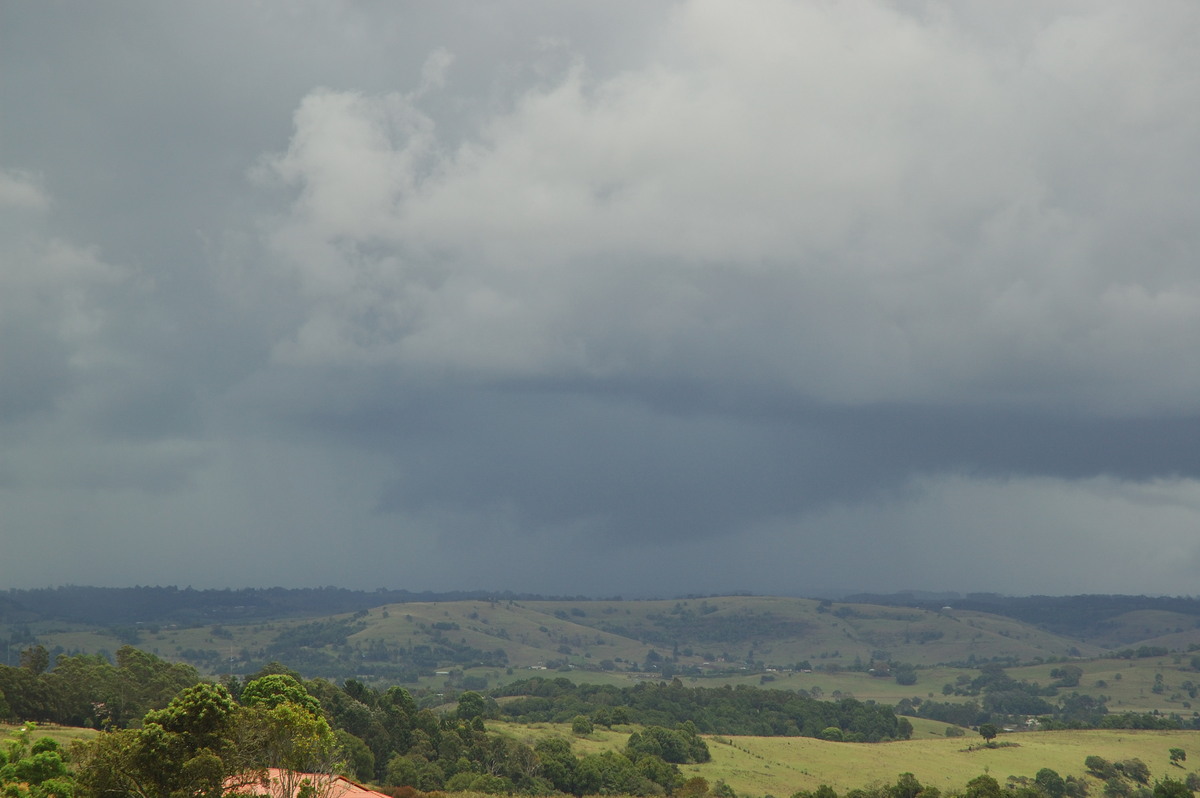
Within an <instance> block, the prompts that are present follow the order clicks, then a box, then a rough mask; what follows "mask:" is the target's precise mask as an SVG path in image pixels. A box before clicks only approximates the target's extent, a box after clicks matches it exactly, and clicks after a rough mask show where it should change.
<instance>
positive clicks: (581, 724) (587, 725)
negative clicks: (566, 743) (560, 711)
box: [571, 715, 596, 737]
mask: <svg viewBox="0 0 1200 798" xmlns="http://www.w3.org/2000/svg"><path fill="white" fill-rule="evenodd" d="M595 730H596V726H595V724H593V723H592V719H591V718H589V717H588V716H587V715H576V716H575V717H574V718H572V719H571V733H572V734H574V735H577V736H580V737H584V736H587V735H589V734H591V733H592V732H594V731H595Z"/></svg>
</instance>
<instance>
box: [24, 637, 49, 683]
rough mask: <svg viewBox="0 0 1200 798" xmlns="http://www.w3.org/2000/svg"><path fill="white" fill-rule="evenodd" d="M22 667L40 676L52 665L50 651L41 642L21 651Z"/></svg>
mask: <svg viewBox="0 0 1200 798" xmlns="http://www.w3.org/2000/svg"><path fill="white" fill-rule="evenodd" d="M21 667H22V668H24V669H25V670H27V671H29V672H30V673H32V674H33V675H34V676H40V675H41V674H43V673H45V672H46V669H47V668H49V667H50V652H49V651H47V650H46V647H45V646H43V645H41V644H40V643H39V644H38V645H36V646H31V647H29V648H27V649H25V650H24V651H22V652H21Z"/></svg>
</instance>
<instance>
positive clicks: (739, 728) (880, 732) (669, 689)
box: [494, 678, 912, 742]
mask: <svg viewBox="0 0 1200 798" xmlns="http://www.w3.org/2000/svg"><path fill="white" fill-rule="evenodd" d="M494 694H495V695H497V696H506V697H515V700H511V701H506V702H505V703H504V705H503V707H502V708H501V712H502V714H503V716H504V717H505V718H509V719H511V720H518V721H522V722H535V721H556V722H570V721H571V720H572V718H574V717H575V716H576V715H580V714H584V715H588V716H590V717H591V718H592V719H593V720H594V721H595V722H596V723H599V724H601V725H612V724H613V723H639V724H644V725H659V726H676V725H678V724H681V723H684V722H691V723H694V724H695V726H696V728H697V729H698V730H699V731H700V732H702V733H704V734H752V735H760V736H785V737H819V736H820V735H821V733H822V731H823V730H825V729H827V728H829V727H836V728H838V729H841V731H842V733H843V739H845V740H846V741H848V742H879V741H880V740H895V739H907V738H908V737H909V735H910V734H911V733H912V726H911V724H909V722H908V721H907V720H905V719H903V718H899V717H897V716H896V713H895V711H894V710H893V709H892V708H891V707H887V706H883V705H880V704H876V703H874V702H871V701H865V702H864V701H858V700H856V699H853V698H843V699H841V700H838V701H818V700H816V699H813V698H808V697H805V696H803V695H800V694H799V693H795V692H791V691H787V690H764V689H758V688H753V687H747V686H738V687H684V686H683V683H682V682H680V681H679V680H678V679H675V680H673V681H672V682H670V683H665V682H659V683H649V682H643V683H641V684H638V685H636V686H634V687H615V686H611V685H586V684H584V685H576V684H574V683H573V682H571V681H570V680H568V679H563V678H558V679H541V678H534V679H528V680H525V681H521V682H514V683H512V684H509V685H507V686H505V687H502V688H499V689H497V690H495V691H494Z"/></svg>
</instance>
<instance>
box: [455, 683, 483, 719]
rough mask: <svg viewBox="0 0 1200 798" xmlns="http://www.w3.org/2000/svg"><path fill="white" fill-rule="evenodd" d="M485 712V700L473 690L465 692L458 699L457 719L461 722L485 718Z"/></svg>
mask: <svg viewBox="0 0 1200 798" xmlns="http://www.w3.org/2000/svg"><path fill="white" fill-rule="evenodd" d="M487 710H488V706H487V700H486V699H485V698H484V697H483V696H482V695H480V694H479V693H476V692H475V691H473V690H467V691H466V692H464V693H462V694H461V695H459V697H458V717H460V718H462V719H463V720H472V719H474V718H482V717H485V716H486V715H487Z"/></svg>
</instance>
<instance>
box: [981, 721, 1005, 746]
mask: <svg viewBox="0 0 1200 798" xmlns="http://www.w3.org/2000/svg"><path fill="white" fill-rule="evenodd" d="M999 733H1000V729H998V728H996V724H994V723H981V724H979V736H980V737H982V738H983V739H984V742H986V743H987V744H988V745H991V744H992V740H994V739H996V735H997V734H999Z"/></svg>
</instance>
